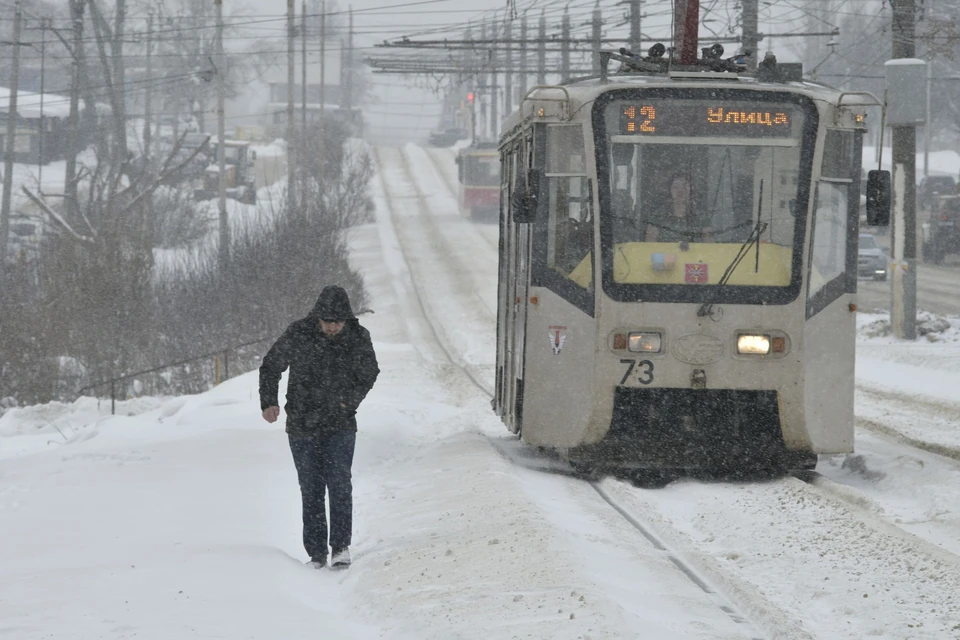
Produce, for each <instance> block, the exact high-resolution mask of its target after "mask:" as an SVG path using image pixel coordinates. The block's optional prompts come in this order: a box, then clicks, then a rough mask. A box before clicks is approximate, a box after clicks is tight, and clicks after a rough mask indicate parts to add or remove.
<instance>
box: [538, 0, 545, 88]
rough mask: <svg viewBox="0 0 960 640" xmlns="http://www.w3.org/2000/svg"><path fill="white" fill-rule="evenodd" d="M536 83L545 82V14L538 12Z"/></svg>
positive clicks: (542, 83) (541, 83)
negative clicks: (538, 32) (538, 31)
mask: <svg viewBox="0 0 960 640" xmlns="http://www.w3.org/2000/svg"><path fill="white" fill-rule="evenodd" d="M537 84H539V85H544V84H547V16H546V14H545V13H544V12H543V11H541V12H540V34H539V37H538V38H537Z"/></svg>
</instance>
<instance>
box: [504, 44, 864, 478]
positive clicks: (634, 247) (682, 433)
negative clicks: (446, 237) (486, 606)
mask: <svg viewBox="0 0 960 640" xmlns="http://www.w3.org/2000/svg"><path fill="white" fill-rule="evenodd" d="M624 54H625V55H622V56H616V55H614V56H613V57H614V58H617V59H621V61H622V62H623V64H622V66H621V70H620V72H618V73H616V74H613V75H610V76H604V77H602V78H600V79H590V80H584V81H578V82H572V83H570V84H567V85H563V86H555V87H537V88H535V89H533V90H532V91H531V92H530V93H529V94H528V95H527V96H526V97H525V98H524V100H523V102H522V104H521V107H520V110H518V111H517V112H515V113H513V114H512V115H511V116H510V117H509V118H508V120H507V122H506V124H505V126H504V134H503V135H502V137H501V141H500V154H501V166H502V172H501V184H500V203H501V211H500V232H501V238H500V247H501V249H500V251H501V253H500V271H499V273H500V282H499V303H498V307H499V308H498V338H497V383H496V395H495V400H494V407H495V410H496V411H497V412H498V414H499V415H500V416H501V418H502V420H503V422H504V423H505V424H506V426H507V427H508V428H509V429H510V430H511V431H513V432H515V433H520V434H521V435H522V438H523V440H525V441H526V442H528V443H530V444H532V445H536V446H541V447H545V448H549V449H553V450H555V451H557V452H559V453H560V454H561V455H563V456H564V457H566V458H567V459H569V460H570V462H571V463H572V464H574V465H575V466H576V467H580V468H584V469H624V468H626V469H653V470H680V469H694V468H707V469H721V470H727V469H736V468H742V467H750V468H752V467H757V466H759V467H763V468H775V469H796V468H805V467H810V466H813V465H815V464H816V460H817V454H821V453H822V454H833V453H846V452H851V451H852V450H853V436H854V417H853V392H854V349H855V342H854V332H855V316H856V314H855V310H856V306H855V295H854V294H855V293H856V288H857V238H858V222H859V221H858V211H859V199H860V176H861V146H862V138H863V133H864V130H865V127H864V118H865V110H866V107H867V106H872V105H875V104H877V101H876V98H874V97H873V96H871V95H869V94H864V93H849V92H847V93H845V92H840V91H837V90H834V89H831V88H828V87H825V86H822V85H818V84H814V83H810V82H805V81H803V80H802V79H801V78H800V77H799V74H795V76H794V77H790V76H791V73H794V72H796V71H797V70H796V69H795V68H792V69H791V68H787V66H786V65H781V66H778V65H777V64H776V62H775V60H773V59H767V60H765V61H764V63H763V64H761V70H760V71H759V72H757V73H752V74H747V73H745V72H744V70H743V69H742V68H741V67H738V66H736V65H735V64H734V63H733V62H731V61H727V60H719V56H716V57H714V58H713V59H710V60H707V59H705V60H700V61H698V62H697V64H696V65H692V66H689V65H688V66H686V67H683V66H680V65H677V64H675V63H674V64H672V65H671V64H669V63H668V62H667V61H666V60H663V59H660V58H658V57H657V51H656V49H653V50H651V55H650V56H648V57H646V58H643V59H640V58H639V57H638V56H632V55H630V54H629V52H624ZM604 66H605V65H604Z"/></svg>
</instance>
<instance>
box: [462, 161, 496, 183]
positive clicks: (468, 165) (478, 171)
mask: <svg viewBox="0 0 960 640" xmlns="http://www.w3.org/2000/svg"><path fill="white" fill-rule="evenodd" d="M460 182H462V183H463V184H465V185H467V186H474V187H497V186H499V185H500V155H499V154H498V153H496V152H494V153H491V154H482V155H481V154H464V155H462V156H460Z"/></svg>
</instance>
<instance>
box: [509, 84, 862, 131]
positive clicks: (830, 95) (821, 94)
mask: <svg viewBox="0 0 960 640" xmlns="http://www.w3.org/2000/svg"><path fill="white" fill-rule="evenodd" d="M721 76H722V77H721ZM629 87H650V88H659V87H665V88H677V87H690V88H697V89H732V88H736V89H746V90H751V91H758V92H761V91H763V92H774V91H777V92H788V93H797V94H801V95H805V96H809V97H810V98H812V99H814V100H821V101H825V102H829V103H831V104H837V102H838V100H839V98H840V96H841V95H842V94H843V93H844V92H842V91H840V90H839V89H834V88H833V87H829V86H826V85H823V84H819V83H816V82H811V81H807V80H804V81H800V82H762V81H760V80H758V79H757V78H756V77H754V76H745V75H741V76H738V75H736V74H732V73H729V74H728V73H725V74H706V73H704V74H702V75H699V76H693V75H691V74H684V75H683V76H676V75H665V74H656V75H640V74H622V75H620V74H611V75H610V76H609V77H607V78H606V79H601V78H587V79H582V80H574V81H572V82H570V83H568V84H563V85H551V86H543V87H535V88H534V89H532V90H531V91H530V93H529V94H528V95H527V98H526V99H527V100H537V99H540V100H547V99H550V100H556V99H557V94H558V92H559V93H562V92H563V91H564V90H565V91H566V92H567V94H569V104H568V111H567V112H568V113H571V114H577V113H578V111H580V110H581V108H582V107H583V106H584V105H586V104H589V103H591V102H593V101H594V100H596V99H597V97H599V96H600V95H601V94H603V93H606V92H607V91H612V90H616V89H624V88H629ZM522 114H523V109H522V105H521V108H520V109H517V110H516V111H514V112H513V113H511V114H510V116H509V117H507V119H506V120H505V121H504V124H503V132H504V133H503V137H508V136H509V135H511V134H512V132H513V130H514V129H515V128H516V127H518V126H519V125H521V124H522V123H523V119H524V118H523V115H522ZM580 117H581V118H583V117H587V116H586V115H584V114H580ZM529 118H530V116H529V115H528V116H527V119H529ZM570 120H574V118H573V117H571V118H569V119H568V120H567V121H570Z"/></svg>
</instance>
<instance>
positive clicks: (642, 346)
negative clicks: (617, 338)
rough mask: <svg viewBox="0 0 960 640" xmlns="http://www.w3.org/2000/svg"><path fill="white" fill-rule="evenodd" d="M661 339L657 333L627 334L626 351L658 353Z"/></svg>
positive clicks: (661, 344)
mask: <svg viewBox="0 0 960 640" xmlns="http://www.w3.org/2000/svg"><path fill="white" fill-rule="evenodd" d="M662 346H663V339H662V337H661V336H660V334H659V333H653V332H646V331H645V332H638V333H631V334H629V335H628V336H627V351H632V352H634V353H660V348H661V347H662Z"/></svg>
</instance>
